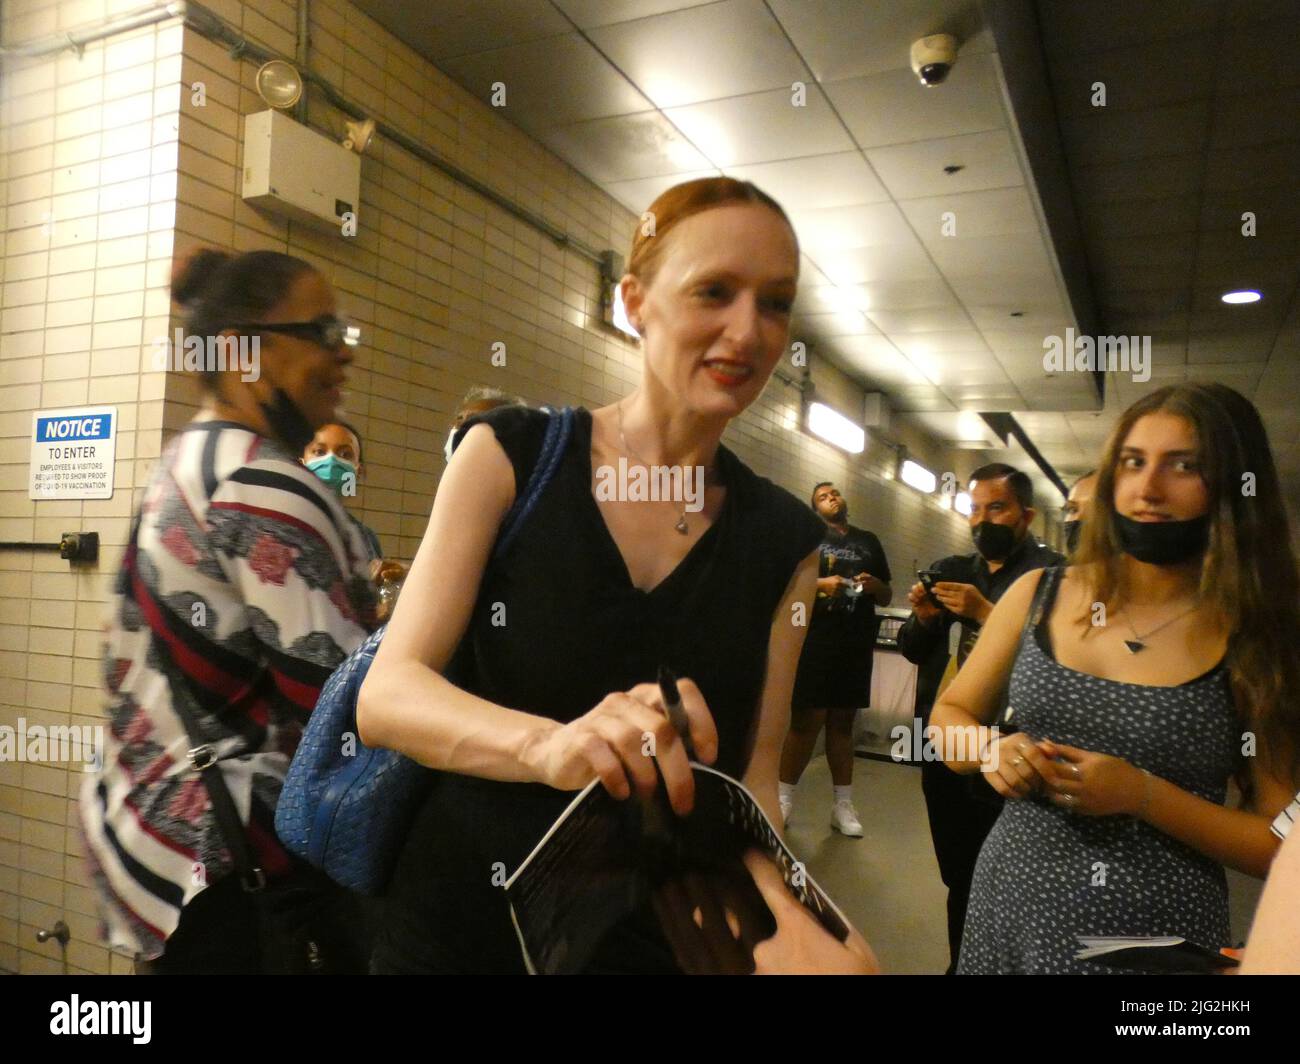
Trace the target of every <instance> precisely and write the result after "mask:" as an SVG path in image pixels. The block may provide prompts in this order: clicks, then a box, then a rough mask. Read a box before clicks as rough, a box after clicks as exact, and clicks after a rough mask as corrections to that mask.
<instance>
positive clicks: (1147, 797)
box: [1135, 769, 1151, 820]
mask: <svg viewBox="0 0 1300 1064" xmlns="http://www.w3.org/2000/svg"><path fill="white" fill-rule="evenodd" d="M1142 781H1143V788H1142V805H1141V806H1140V807H1139V809H1138V811H1137V813H1136V814H1135V815H1136V816H1137V818H1138V819H1139V820H1141V819H1142V818H1143V817H1145V816H1146V815H1147V808H1148V807H1149V806H1150V805H1151V773H1150V772H1148V771H1147V770H1146V769H1142Z"/></svg>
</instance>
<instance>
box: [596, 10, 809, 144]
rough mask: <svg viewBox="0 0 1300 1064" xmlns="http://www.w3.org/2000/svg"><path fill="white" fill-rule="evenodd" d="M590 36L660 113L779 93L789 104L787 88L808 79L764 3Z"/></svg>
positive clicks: (682, 14)
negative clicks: (765, 92)
mask: <svg viewBox="0 0 1300 1064" xmlns="http://www.w3.org/2000/svg"><path fill="white" fill-rule="evenodd" d="M588 36H590V38H591V40H592V42H593V43H594V44H595V45H596V47H597V48H599V49H600V50H601V51H602V52H604V53H605V54H606V55H607V56H608V57H609V58H610V60H611V61H612V62H613V63H614V64H615V66H617V67H618V68H619V69H620V70H622V71H623V72H624V73H625V74H626V75H627V76H628V77H629V78H630V79H631V80H632V81H633V82H634V83H635V84H636V85H637V87H638V88H639V89H640V90H641V91H642V92H644V93H645V94H646V95H647V96H648V97H650V99H652V100H653V101H654V103H655V106H656V107H660V108H669V107H681V106H683V105H685V104H692V103H700V102H702V101H704V100H717V99H721V98H723V97H727V96H743V95H747V94H750V93H756V92H761V91H763V90H764V89H776V88H781V89H782V90H783V91H784V93H785V95H786V97H787V101H786V102H787V104H788V103H789V95H790V85H791V83H793V82H795V81H804V80H807V70H806V69H805V67H804V65H803V63H802V62H801V61H800V59H799V55H798V53H797V52H795V50H794V49H793V48H792V47H790V42H789V40H787V39H786V36H785V33H784V32H783V31H782V29H781V27H780V25H778V24H777V22H776V20H775V19H774V18H772V16H771V14H769V13H768V10H767V8H766V7H765V6H764V4H763V2H762V0H722V2H721V3H716V4H708V5H706V6H704V7H692V8H687V9H685V10H682V11H674V12H670V13H668V14H663V15H656V16H654V17H652V18H644V19H640V20H638V21H636V22H624V23H620V24H618V25H614V26H606V27H605V28H603V29H594V30H592V31H591V32H590V33H589V34H588ZM719 161H721V160H719Z"/></svg>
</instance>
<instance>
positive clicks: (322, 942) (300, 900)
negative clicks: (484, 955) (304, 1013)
mask: <svg viewBox="0 0 1300 1064" xmlns="http://www.w3.org/2000/svg"><path fill="white" fill-rule="evenodd" d="M293 879H294V882H295V884H296V885H298V886H300V887H301V891H300V892H297V893H295V894H292V895H291V894H286V893H283V892H281V893H279V894H275V895H274V896H272V895H268V898H271V897H273V899H274V902H275V904H276V905H279V906H289V907H290V908H292V909H294V910H295V911H297V910H302V911H303V914H304V919H310V925H311V932H310V937H311V938H312V940H313V941H316V942H319V950H320V956H322V957H323V958H325V962H326V970H327V971H328V972H329V973H330V974H340V975H342V974H356V975H361V974H365V973H366V971H367V967H368V964H367V962H368V960H369V955H370V944H371V941H372V940H373V933H374V924H375V921H376V913H375V907H376V904H377V903H376V902H375V901H374V900H373V899H369V898H363V897H359V896H358V895H355V894H352V893H351V892H350V891H346V890H344V889H343V888H342V887H339V886H336V885H335V884H333V883H331V882H330V881H329V880H328V879H326V878H325V877H324V876H323V875H322V874H320V873H318V872H315V871H314V870H312V869H307V868H304V869H300V870H299V871H298V872H295V873H294V874H293ZM264 900H265V899H264ZM307 910H310V911H309V913H308V912H307ZM281 926H282V925H280V924H279V923H277V925H276V926H275V927H270V926H269V925H268V923H267V921H266V913H265V906H264V905H263V903H262V901H259V899H258V898H257V897H256V896H255V895H253V894H250V893H249V892H248V891H246V890H244V889H243V887H242V886H241V885H240V883H239V881H238V877H236V876H227V877H225V878H223V879H221V880H219V881H218V882H216V883H214V884H213V885H212V886H210V887H208V888H207V889H206V890H204V891H202V892H201V893H199V894H198V895H196V896H195V897H194V898H193V899H192V900H191V901H190V903H189V904H188V905H186V906H185V908H184V909H182V910H181V920H180V924H179V925H178V926H177V928H176V930H175V931H174V932H173V933H172V936H171V937H170V938H169V939H168V940H167V945H166V947H165V950H164V952H163V955H162V956H161V957H159V958H158V959H157V960H154V961H139V962H137V963H136V973H137V974H139V975H265V974H273V973H282V972H285V971H293V970H297V968H298V967H300V966H301V958H299V957H296V956H289V955H288V953H289V951H291V950H292V949H293V948H294V947H292V946H290V945H287V944H285V943H282V942H280V941H277V940H276V939H275V938H274V937H272V936H273V935H274V934H275V933H276V931H277V930H279V929H280V927H281ZM304 954H305V950H304Z"/></svg>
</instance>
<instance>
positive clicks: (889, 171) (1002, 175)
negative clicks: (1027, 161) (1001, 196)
mask: <svg viewBox="0 0 1300 1064" xmlns="http://www.w3.org/2000/svg"><path fill="white" fill-rule="evenodd" d="M866 156H867V162H869V163H870V164H871V165H872V167H873V168H874V169H875V171H876V173H877V174H878V175H879V176H880V180H881V181H883V182H884V183H885V187H886V188H887V189H889V192H890V194H891V195H892V196H893V197H894V198H895V199H898V200H904V199H920V198H923V197H926V196H945V195H948V194H950V193H956V192H975V191H978V190H980V189H988V188H1006V187H1007V186H1010V185H1022V184H1024V175H1023V174H1022V173H1021V170H1020V163H1019V161H1018V160H1017V159H1016V153H1015V149H1014V148H1013V147H1012V144H1011V134H1010V133H1009V132H1007V130H1005V129H999V130H994V131H992V132H988V133H970V134H967V135H966V136H963V137H943V138H939V139H936V140H923V141H917V142H916V143H914V144H899V145H895V146H893V147H888V148H871V149H868V150H867V152H866ZM945 166H960V167H962V169H961V170H959V171H958V172H956V173H951V174H949V173H945V172H944V167H945Z"/></svg>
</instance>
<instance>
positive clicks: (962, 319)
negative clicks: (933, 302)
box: [867, 306, 971, 336]
mask: <svg viewBox="0 0 1300 1064" xmlns="http://www.w3.org/2000/svg"><path fill="white" fill-rule="evenodd" d="M867 318H868V320H869V321H870V322H871V324H873V325H874V326H875V327H876V328H877V329H879V330H880V331H881V332H883V333H885V334H886V335H887V336H893V335H895V334H905V333H931V332H945V331H953V330H959V329H969V328H970V327H971V320H970V316H969V315H968V314H967V313H966V309H965V308H964V307H960V306H954V307H919V308H917V309H915V310H873V311H871V312H870V313H868V314H867Z"/></svg>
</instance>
